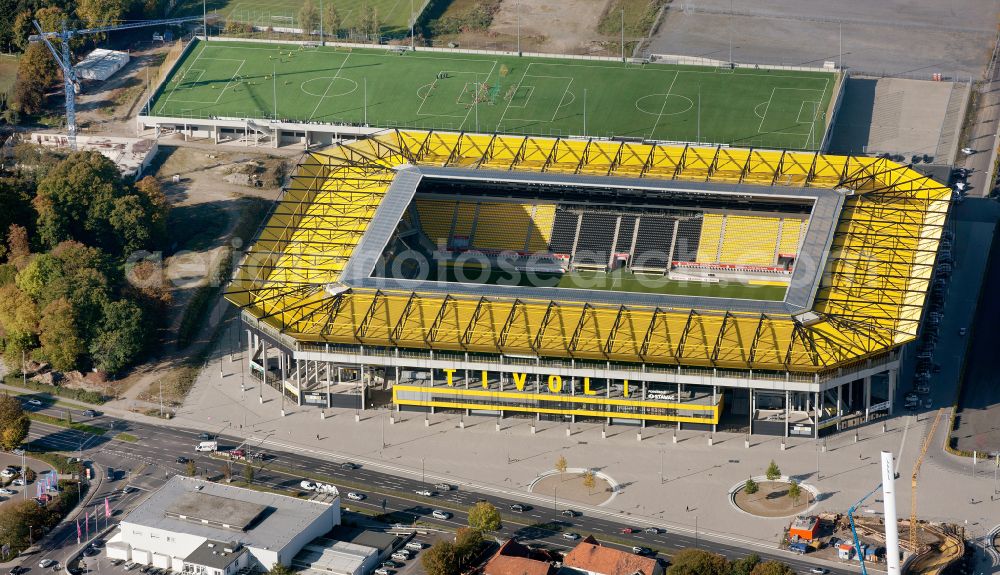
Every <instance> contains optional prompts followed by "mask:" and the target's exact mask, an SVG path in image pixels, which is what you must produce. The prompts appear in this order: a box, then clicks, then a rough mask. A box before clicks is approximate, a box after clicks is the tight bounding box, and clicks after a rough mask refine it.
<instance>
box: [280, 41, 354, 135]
mask: <svg viewBox="0 0 1000 575" xmlns="http://www.w3.org/2000/svg"><path fill="white" fill-rule="evenodd" d="M350 59H351V55H350V54H348V55H347V57H346V58H344V61H343V62H341V63H340V67H339V68H337V73H336V74H334V75H333V78H330V83H329V84H327V85H326V91H324V92H323V95H322V96H320V97H319V102H316V107H315V108H313V111H312V114H310V115H309V119H310V120H312V119H313V117H314V116H316V112H318V111H319V107H320V105H321V104H322V103H323V100H325V99H326V95H327V94H329V93H330V88H332V87H333V83H334V82H336V81H337V77H338V76H340V71H341V70H343V69H344V64H346V63H347V61H348V60H350ZM274 81H275V82H277V80H276V79H275V80H274Z"/></svg>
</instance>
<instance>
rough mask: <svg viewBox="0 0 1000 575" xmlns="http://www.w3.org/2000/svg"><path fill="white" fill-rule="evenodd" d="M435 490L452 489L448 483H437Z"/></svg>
mask: <svg viewBox="0 0 1000 575" xmlns="http://www.w3.org/2000/svg"><path fill="white" fill-rule="evenodd" d="M434 489H437V490H438V491H451V489H452V487H451V485H450V484H448V483H435V484H434Z"/></svg>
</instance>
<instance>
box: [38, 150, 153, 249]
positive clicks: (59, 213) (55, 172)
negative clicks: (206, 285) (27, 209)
mask: <svg viewBox="0 0 1000 575" xmlns="http://www.w3.org/2000/svg"><path fill="white" fill-rule="evenodd" d="M152 201H153V200H152V199H151V197H150V196H147V195H145V194H143V193H141V192H139V191H137V190H136V188H135V187H133V186H131V185H128V184H126V183H125V182H124V181H122V178H121V174H120V173H119V172H118V168H117V167H116V166H115V164H114V163H113V162H111V161H110V160H108V159H107V158H105V157H104V156H102V155H101V154H99V153H97V152H73V153H72V154H70V155H69V156H67V157H66V159H64V160H62V161H60V162H58V163H57V164H56V165H55V166H53V167H52V168H51V169H49V171H48V172H47V173H46V174H45V176H44V177H42V178H41V180H39V182H38V189H37V195H36V197H35V199H34V200H33V202H32V203H33V204H34V206H35V210H36V211H37V212H38V239H39V240H40V243H42V244H44V245H46V246H49V247H53V246H55V245H57V244H58V243H59V242H62V241H65V240H76V241H79V242H81V243H84V244H86V245H88V246H95V247H98V248H101V249H103V250H104V251H105V252H107V253H108V254H109V255H110V256H111V257H112V258H117V257H120V256H122V255H123V254H127V253H129V252H128V251H127V250H135V249H139V248H143V247H146V246H147V245H149V244H150V243H151V241H152V240H154V239H156V238H155V233H154V232H155V230H156V227H157V222H156V220H157V218H158V217H159V215H160V211H159V210H158V209H157V208H156V206H154V205H153V203H152Z"/></svg>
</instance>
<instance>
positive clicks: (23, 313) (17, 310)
mask: <svg viewBox="0 0 1000 575" xmlns="http://www.w3.org/2000/svg"><path fill="white" fill-rule="evenodd" d="M0 302H4V303H3V305H0V334H2V335H3V353H4V359H6V360H7V365H12V366H20V365H21V355H22V353H23V352H27V351H30V350H31V349H33V348H34V347H35V344H36V336H37V335H38V307H37V306H36V305H35V302H34V300H32V299H31V297H30V296H29V295H28V294H26V293H24V291H22V290H21V289H20V288H18V287H17V285H15V284H7V285H4V286H0ZM18 369H19V370H20V368H18Z"/></svg>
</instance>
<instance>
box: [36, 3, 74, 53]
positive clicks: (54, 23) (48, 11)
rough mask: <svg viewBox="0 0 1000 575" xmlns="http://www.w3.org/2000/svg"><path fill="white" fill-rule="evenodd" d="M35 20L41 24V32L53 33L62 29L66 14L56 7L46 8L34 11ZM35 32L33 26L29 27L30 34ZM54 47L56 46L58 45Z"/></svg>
mask: <svg viewBox="0 0 1000 575" xmlns="http://www.w3.org/2000/svg"><path fill="white" fill-rule="evenodd" d="M35 20H38V23H39V24H41V26H42V30H45V31H46V32H55V31H57V30H61V29H62V25H63V21H64V20H66V13H65V12H63V11H62V9H61V8H59V7H58V6H46V7H45V8H39V9H38V10H36V11H35ZM29 25H30V22H29ZM35 32H37V30H35V27H34V26H31V32H30V34H34V33H35ZM55 42H58V40H55ZM56 45H57V46H58V44H56Z"/></svg>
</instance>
